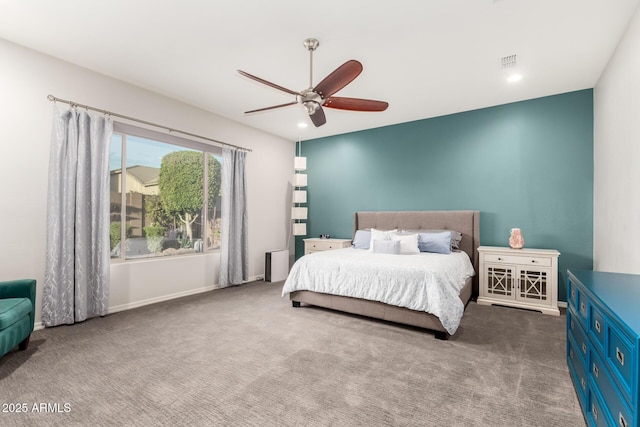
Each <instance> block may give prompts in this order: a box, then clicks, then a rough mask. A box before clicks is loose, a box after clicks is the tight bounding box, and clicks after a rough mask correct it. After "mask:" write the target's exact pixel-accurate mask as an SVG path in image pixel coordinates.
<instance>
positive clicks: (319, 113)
mask: <svg viewBox="0 0 640 427" xmlns="http://www.w3.org/2000/svg"><path fill="white" fill-rule="evenodd" d="M309 117H310V118H311V121H312V122H313V124H314V125H315V127H320V126H322V125H323V124H325V123H327V118H326V117H325V115H324V110H323V109H322V107H320V106H318V108H317V109H316V111H315V112H314V113H313V114H309Z"/></svg>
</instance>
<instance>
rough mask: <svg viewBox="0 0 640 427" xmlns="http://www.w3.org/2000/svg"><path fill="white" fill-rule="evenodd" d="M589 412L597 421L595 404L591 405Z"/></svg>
mask: <svg viewBox="0 0 640 427" xmlns="http://www.w3.org/2000/svg"><path fill="white" fill-rule="evenodd" d="M591 412H592V413H593V419H594V420H597V419H598V408H596V405H595V403H592V404H591Z"/></svg>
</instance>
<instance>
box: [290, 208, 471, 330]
mask: <svg viewBox="0 0 640 427" xmlns="http://www.w3.org/2000/svg"><path fill="white" fill-rule="evenodd" d="M372 228H373V229H377V230H394V229H397V230H416V231H420V230H455V231H458V232H460V233H461V234H462V240H461V241H460V245H459V251H460V252H464V253H466V255H467V256H468V261H467V263H470V264H471V265H470V268H472V271H471V275H469V277H466V278H463V279H462V280H461V283H460V284H459V285H456V288H455V290H456V293H457V295H455V296H454V297H457V299H456V300H455V301H451V302H452V303H454V304H453V305H455V310H453V311H456V313H457V314H456V315H459V316H460V317H461V316H462V313H461V312H460V307H462V311H464V307H465V306H466V304H467V303H468V301H469V300H470V299H471V297H472V296H477V294H478V274H477V272H478V271H479V270H478V262H479V256H478V251H477V248H478V246H479V245H480V212H478V211H462V210H460V211H393V212H356V213H355V215H354V233H355V231H356V230H365V229H372ZM349 251H351V252H349ZM357 251H362V250H360V249H352V248H348V249H338V250H334V251H326V253H325V252H319V253H314V254H310V255H305V257H308V258H307V259H305V260H303V258H305V257H302V258H300V259H299V260H298V261H297V262H296V263H295V264H294V266H293V267H292V269H291V272H290V274H289V277H288V278H287V280H286V281H285V285H284V287H283V292H282V293H283V295H286V294H287V293H288V294H289V299H290V300H291V301H292V305H293V307H300V306H301V303H304V304H306V305H312V306H318V307H324V308H329V309H332V310H338V311H343V312H347V313H352V314H357V315H362V316H367V317H372V318H376V319H382V320H386V321H390V322H395V323H401V324H406V325H411V326H417V327H420V328H425V329H429V330H432V331H434V332H435V336H436V338H439V339H447V338H449V336H451V335H452V334H455V331H456V330H457V325H453V326H452V323H451V319H449V317H450V314H443V313H442V312H440V313H439V315H438V314H432V313H430V312H427V311H423V310H424V307H422V308H409V307H408V306H398V305H395V304H389V303H385V302H381V300H380V299H379V298H377V296H376V297H375V298H376V299H377V300H376V299H364V298H361V297H354V296H346V295H345V293H344V292H342V293H343V295H339V294H336V293H334V291H333V290H332V283H331V281H332V274H329V273H328V272H339V271H341V270H342V269H346V267H347V265H346V264H342V266H339V265H337V264H335V263H336V262H338V261H337V258H342V259H344V260H353V262H355V263H357V262H360V261H359V258H358V257H360V258H362V259H364V257H365V255H364V254H361V253H358V252H357ZM365 252H366V251H365ZM375 255H378V254H375ZM452 255H454V253H452ZM457 255H460V254H457ZM398 256H400V257H402V255H387V257H398ZM312 257H313V258H312ZM444 257H446V255H444ZM325 258H326V259H325ZM407 259H408V258H407ZM382 260H384V256H383V257H378V258H377V259H376V262H378V263H382V262H383V261H382ZM311 261H313V262H311ZM402 261H403V262H404V261H405V258H402ZM347 262H349V261H347ZM363 262H364V261H363ZM305 264H308V265H309V266H307V267H304V265H305ZM301 268H312V269H315V270H316V271H317V270H322V271H324V272H325V274H324V276H323V277H324V279H322V280H325V281H326V283H321V285H322V286H320V289H322V290H323V291H324V292H319V291H317V289H318V287H316V285H315V284H313V286H312V283H311V282H313V281H314V280H315V281H317V279H312V278H310V276H309V273H308V272H307V271H306V270H301ZM407 268H414V267H413V266H408V267H407ZM327 289H328V291H326V290H327ZM458 289H459V292H458ZM447 292H448V293H449V294H451V290H449V291H447ZM418 299H420V298H418ZM449 299H451V296H450V295H449ZM427 303H428V301H427ZM405 305H407V304H405ZM445 311H448V309H447V310H445ZM458 323H459V319H458Z"/></svg>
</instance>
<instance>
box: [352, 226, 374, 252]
mask: <svg viewBox="0 0 640 427" xmlns="http://www.w3.org/2000/svg"><path fill="white" fill-rule="evenodd" d="M370 242H371V230H356V235H355V236H353V243H352V246H353V247H354V249H369V244H370Z"/></svg>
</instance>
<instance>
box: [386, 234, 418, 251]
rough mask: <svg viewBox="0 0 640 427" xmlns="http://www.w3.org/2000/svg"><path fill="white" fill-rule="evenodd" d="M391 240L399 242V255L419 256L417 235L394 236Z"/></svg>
mask: <svg viewBox="0 0 640 427" xmlns="http://www.w3.org/2000/svg"><path fill="white" fill-rule="evenodd" d="M392 239H393V240H397V241H398V242H400V253H401V254H419V253H420V249H419V248H418V235H417V234H396V235H395V236H393V237H392Z"/></svg>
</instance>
